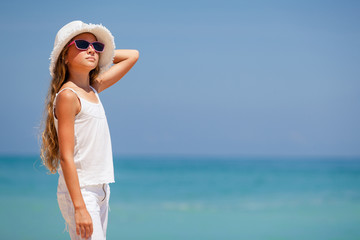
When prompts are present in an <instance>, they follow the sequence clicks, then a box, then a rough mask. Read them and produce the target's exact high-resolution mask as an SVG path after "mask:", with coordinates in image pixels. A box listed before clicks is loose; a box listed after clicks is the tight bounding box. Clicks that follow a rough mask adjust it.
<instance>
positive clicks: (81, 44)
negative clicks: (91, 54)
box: [75, 40, 90, 50]
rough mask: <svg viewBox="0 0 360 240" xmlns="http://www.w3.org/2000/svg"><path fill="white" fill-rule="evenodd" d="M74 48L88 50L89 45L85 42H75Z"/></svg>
mask: <svg viewBox="0 0 360 240" xmlns="http://www.w3.org/2000/svg"><path fill="white" fill-rule="evenodd" d="M75 44H76V47H77V48H78V49H81V50H86V49H88V47H89V45H90V43H89V42H88V41H85V40H75Z"/></svg>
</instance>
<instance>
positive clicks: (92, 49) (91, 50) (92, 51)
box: [87, 44, 95, 53]
mask: <svg viewBox="0 0 360 240" xmlns="http://www.w3.org/2000/svg"><path fill="white" fill-rule="evenodd" d="M87 52H88V53H95V49H94V47H93V45H92V44H90V45H89V47H88V49H87Z"/></svg>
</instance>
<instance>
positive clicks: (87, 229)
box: [85, 227, 91, 238]
mask: <svg viewBox="0 0 360 240" xmlns="http://www.w3.org/2000/svg"><path fill="white" fill-rule="evenodd" d="M90 236H91V234H90V227H87V228H86V236H85V238H89V237H90Z"/></svg>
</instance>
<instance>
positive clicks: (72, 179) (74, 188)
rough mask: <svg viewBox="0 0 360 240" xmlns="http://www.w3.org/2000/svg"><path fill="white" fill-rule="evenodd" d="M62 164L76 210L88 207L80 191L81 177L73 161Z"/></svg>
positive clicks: (69, 160) (62, 162)
mask: <svg viewBox="0 0 360 240" xmlns="http://www.w3.org/2000/svg"><path fill="white" fill-rule="evenodd" d="M60 164H61V169H62V171H63V174H64V178H65V182H66V186H67V189H68V191H69V194H70V197H71V200H72V202H73V205H74V208H75V210H76V209H80V208H85V207H86V206H85V202H84V199H83V197H82V194H81V191H80V183H79V177H78V174H77V171H76V166H75V163H74V161H73V160H72V159H68V160H61V162H60Z"/></svg>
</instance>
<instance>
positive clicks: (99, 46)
mask: <svg viewBox="0 0 360 240" xmlns="http://www.w3.org/2000/svg"><path fill="white" fill-rule="evenodd" d="M92 45H93V47H94V49H95V51H97V52H102V51H104V47H105V45H104V44H102V43H101V42H93V43H92Z"/></svg>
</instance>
